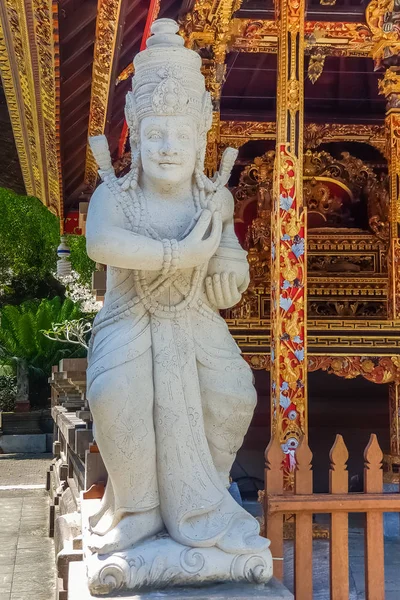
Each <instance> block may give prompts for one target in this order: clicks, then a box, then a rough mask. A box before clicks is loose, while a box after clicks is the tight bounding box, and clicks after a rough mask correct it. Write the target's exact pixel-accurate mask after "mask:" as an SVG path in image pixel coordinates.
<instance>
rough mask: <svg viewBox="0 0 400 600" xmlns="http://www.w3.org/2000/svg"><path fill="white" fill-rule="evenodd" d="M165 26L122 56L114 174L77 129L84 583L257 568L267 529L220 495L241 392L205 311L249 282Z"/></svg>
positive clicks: (242, 378)
mask: <svg viewBox="0 0 400 600" xmlns="http://www.w3.org/2000/svg"><path fill="white" fill-rule="evenodd" d="M177 31H178V26H177V24H176V23H175V21H171V20H169V19H160V20H158V21H156V22H155V23H154V24H153V26H152V33H153V35H152V37H150V38H149V40H148V42H147V49H146V50H144V51H143V52H140V53H139V54H138V55H137V56H136V58H135V61H134V65H135V75H134V78H133V90H132V92H130V93H129V94H128V96H127V100H126V119H127V122H128V125H129V128H130V144H131V149H132V165H131V170H130V172H129V173H128V175H126V176H125V177H122V178H120V179H117V178H116V176H115V174H114V172H113V169H112V167H111V161H110V157H109V153H108V146H107V145H106V142H105V138H104V137H103V136H100V137H98V138H93V139H92V140H91V146H92V150H93V153H94V155H95V157H96V159H97V162H98V163H99V167H100V171H99V172H100V175H101V177H102V179H103V183H102V184H101V185H100V186H99V187H98V188H97V190H96V191H95V193H94V194H93V197H92V199H91V202H90V208H89V213H88V219H87V230H86V231H87V250H88V254H89V256H90V257H91V258H92V259H93V260H95V261H96V262H99V263H104V264H106V265H107V293H106V296H105V301H104V307H103V308H102V310H101V311H100V313H99V314H98V316H97V317H96V320H95V323H94V328H93V336H92V340H91V345H90V349H89V368H88V381H87V385H88V399H89V403H90V408H91V411H92V414H93V420H94V426H95V438H96V441H97V444H98V446H99V449H100V452H101V455H102V458H103V460H104V463H105V465H106V468H107V472H108V475H109V478H108V483H107V487H106V491H105V495H104V497H103V500H102V503H101V506H100V509H99V510H98V512H97V513H96V514H94V515H92V516H91V518H90V521H89V522H90V526H89V530H88V534H87V536H86V537H87V540H86V542H85V544H86V563H87V569H88V577H89V587H90V589H91V590H92V591H94V592H97V593H105V592H107V591H109V590H110V589H138V588H141V587H143V586H150V587H162V586H165V585H172V584H175V585H176V584H179V585H181V584H190V583H196V584H198V583H199V582H201V583H205V582H208V581H214V582H215V581H232V580H234V581H240V580H242V581H246V580H251V581H257V582H266V581H268V580H269V579H270V577H271V576H272V559H271V555H270V551H269V549H268V546H269V541H268V540H266V539H265V538H262V537H260V535H259V525H258V522H257V521H256V520H255V519H254V518H253V517H252V516H251V515H250V514H248V513H247V512H246V511H245V510H244V509H243V508H242V507H241V506H239V504H237V502H236V501H235V500H234V499H233V498H232V497H231V495H230V494H229V491H228V488H229V473H230V469H231V467H232V463H233V461H234V458H235V455H236V452H237V450H238V449H239V448H240V446H241V444H242V442H243V437H244V435H245V433H246V431H247V429H248V426H249V424H250V421H251V418H252V415H253V411H254V407H255V404H256V393H255V389H254V387H253V378H252V372H251V369H250V367H249V366H248V365H247V364H246V362H245V361H244V360H243V358H242V357H241V354H240V350H239V348H238V347H237V345H236V343H235V342H234V340H233V339H232V337H231V335H230V333H229V331H228V328H227V326H226V323H225V322H224V320H223V319H222V318H221V317H220V315H219V313H218V309H223V308H227V307H230V306H233V305H235V304H236V303H237V302H238V301H239V299H240V297H241V294H242V292H243V291H244V290H245V289H246V288H247V286H248V283H249V269H248V264H247V260H246V252H245V251H244V250H243V249H242V248H241V247H240V245H239V242H238V240H237V238H236V235H235V233H234V229H233V198H232V195H231V194H230V192H229V191H228V190H227V188H225V187H224V186H225V184H226V183H227V180H228V177H229V174H230V170H231V168H232V165H233V162H234V159H235V157H236V151H235V150H233V149H228V151H227V152H226V153H225V155H224V159H223V162H222V167H221V170H220V172H219V173H218V174H217V175H216V177H214V180H213V181H211V180H210V179H208V178H207V177H206V176H205V175H204V173H203V168H204V155H205V148H206V135H207V131H208V129H209V128H210V125H211V117H212V107H211V101H210V96H209V94H208V92H206V91H205V84H204V77H203V76H202V74H201V72H200V67H201V59H200V57H199V55H198V54H197V53H195V52H193V51H191V50H188V49H187V48H185V47H184V45H183V39H182V38H181V37H180V36H179V35H177Z"/></svg>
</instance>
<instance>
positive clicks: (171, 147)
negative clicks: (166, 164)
mask: <svg viewBox="0 0 400 600" xmlns="http://www.w3.org/2000/svg"><path fill="white" fill-rule="evenodd" d="M160 153H161V154H162V155H163V156H171V155H174V154H177V148H176V145H175V144H174V143H173V140H171V139H166V140H165V141H164V144H163V146H162V148H161V150H160Z"/></svg>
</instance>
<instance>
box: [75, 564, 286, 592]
mask: <svg viewBox="0 0 400 600" xmlns="http://www.w3.org/2000/svg"><path fill="white" fill-rule="evenodd" d="M117 597H118V598H125V600H293V594H291V593H290V592H289V590H288V589H287V588H285V586H284V585H283V584H282V583H281V582H280V581H278V580H277V579H275V578H272V579H271V580H270V581H269V582H268V583H267V584H263V583H261V584H250V583H220V584H215V585H208V586H205V587H201V588H199V587H176V588H170V589H166V590H161V591H154V592H148V591H143V592H139V593H137V592H125V593H121V594H118V595H117ZM93 598H94V596H92V595H91V594H90V592H89V589H88V587H87V583H86V574H85V566H84V563H81V562H74V563H71V564H70V567H69V584H68V600H92V599H93ZM102 598H103V600H107V599H108V598H114V594H113V595H110V596H102Z"/></svg>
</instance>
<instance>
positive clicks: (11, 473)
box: [0, 455, 55, 600]
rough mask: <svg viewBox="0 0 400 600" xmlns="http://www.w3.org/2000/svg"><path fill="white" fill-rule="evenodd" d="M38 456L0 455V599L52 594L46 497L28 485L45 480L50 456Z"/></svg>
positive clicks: (42, 598) (35, 599)
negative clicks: (22, 487)
mask: <svg viewBox="0 0 400 600" xmlns="http://www.w3.org/2000/svg"><path fill="white" fill-rule="evenodd" d="M39 456H40V458H38V455H34V457H31V456H29V455H16V457H15V456H10V455H0V600H54V599H55V562H54V545H53V540H52V539H50V538H49V537H48V518H49V497H48V494H47V492H46V490H45V489H32V487H33V486H39V485H40V486H42V485H44V483H45V473H46V469H47V468H48V465H49V463H50V458H49V455H47V456H45V455H39ZM9 486H10V488H11V489H5V488H8V487H9ZM13 486H27V487H25V488H24V489H20V488H19V489H18V487H14V488H13ZM29 488H31V489H29Z"/></svg>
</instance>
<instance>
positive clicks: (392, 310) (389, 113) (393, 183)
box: [379, 67, 400, 321]
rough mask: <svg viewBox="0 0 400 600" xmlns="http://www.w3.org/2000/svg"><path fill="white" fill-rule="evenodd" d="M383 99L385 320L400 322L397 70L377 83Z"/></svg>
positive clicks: (399, 100) (399, 92)
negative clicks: (386, 257) (386, 191)
mask: <svg viewBox="0 0 400 600" xmlns="http://www.w3.org/2000/svg"><path fill="white" fill-rule="evenodd" d="M379 91H380V93H381V94H383V95H384V96H385V97H386V101H387V105H386V117H385V132H386V156H387V160H388V172H389V194H390V212H389V219H390V248H389V260H388V272H389V289H388V316H389V318H390V319H393V320H394V321H400V67H390V68H388V69H387V71H386V72H385V75H384V77H383V79H382V80H381V81H380V82H379Z"/></svg>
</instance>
